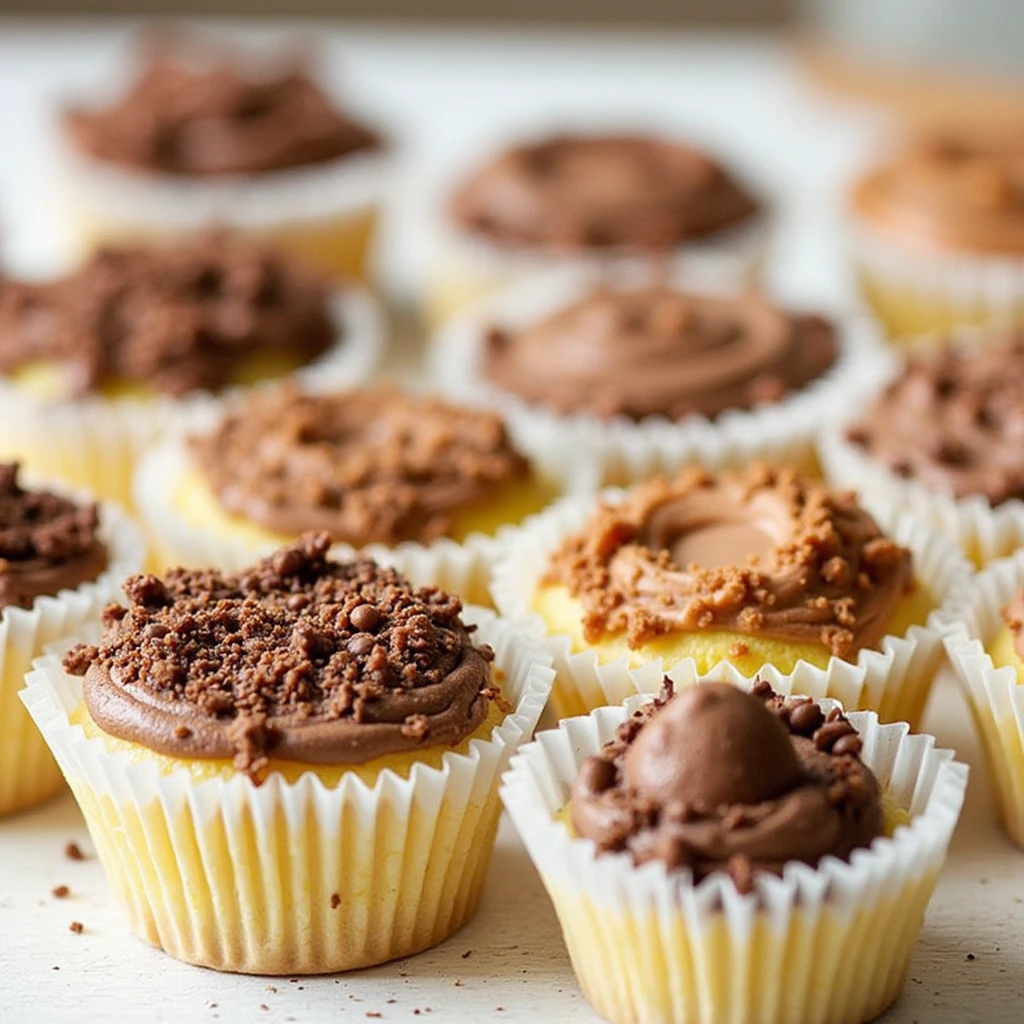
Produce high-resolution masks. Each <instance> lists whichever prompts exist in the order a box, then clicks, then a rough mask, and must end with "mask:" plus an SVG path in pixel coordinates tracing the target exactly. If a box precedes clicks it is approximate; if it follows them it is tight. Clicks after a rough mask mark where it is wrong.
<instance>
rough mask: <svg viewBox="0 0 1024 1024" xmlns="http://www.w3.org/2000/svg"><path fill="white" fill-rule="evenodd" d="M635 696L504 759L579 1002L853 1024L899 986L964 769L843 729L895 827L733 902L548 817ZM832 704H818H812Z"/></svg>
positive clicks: (735, 1018) (607, 1009)
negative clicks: (603, 850) (857, 741)
mask: <svg viewBox="0 0 1024 1024" xmlns="http://www.w3.org/2000/svg"><path fill="white" fill-rule="evenodd" d="M649 699H650V698H649V697H646V698H645V697H633V698H631V699H630V700H628V701H627V702H626V703H625V705H624V706H618V707H606V708H600V709H598V710H597V711H594V712H593V713H592V714H590V715H589V716H588V717H584V718H571V719H567V720H566V721H563V722H562V724H561V726H560V727H559V728H558V729H556V730H552V731H549V732H544V733H541V734H540V735H539V736H538V738H537V740H536V742H534V743H531V744H529V745H528V746H527V747H525V748H524V749H523V750H522V751H521V752H520V753H519V754H517V756H516V757H515V758H514V759H513V761H512V767H511V769H510V770H509V771H508V772H507V773H506V774H505V777H504V780H503V784H502V791H501V795H502V799H503V801H504V803H505V807H506V809H507V810H508V812H509V815H510V816H511V818H512V821H513V823H514V825H515V827H516V829H517V831H518V832H519V835H520V836H521V837H522V839H523V842H524V843H525V845H526V848H527V850H528V851H529V854H530V857H531V859H532V860H533V862H534V864H535V866H536V867H537V870H538V871H539V872H540V875H541V878H542V880H543V882H544V886H545V888H546V889H547V891H548V894H549V895H550V896H551V899H552V901H553V903H554V905H555V911H556V912H557V914H558V919H559V921H560V923H561V926H562V931H563V934H564V937H565V942H566V946H567V947H568V951H569V956H570V959H571V960H572V965H573V969H574V970H575V972H576V976H577V978H578V979H579V982H580V986H581V988H582V989H583V994H584V995H585V996H586V998H587V1000H588V1001H589V1002H590V1003H591V1004H592V1005H593V1007H594V1008H595V1009H596V1010H597V1012H598V1013H599V1014H600V1015H601V1016H602V1017H604V1018H606V1019H607V1020H609V1021H611V1022H613V1024H679V1022H681V1021H687V1022H689V1021H694V1022H697V1021H699V1022H700V1024H739V1022H743V1024H782V1022H784V1024H862V1022H864V1021H868V1020H871V1019H873V1018H875V1017H877V1016H878V1015H879V1014H880V1013H882V1012H883V1011H884V1010H885V1009H886V1008H887V1007H888V1006H889V1005H890V1004H891V1003H892V1002H893V1001H894V1000H895V999H896V998H897V997H898V995H899V993H900V991H901V990H902V988H903V984H904V980H905V977H906V972H907V966H908V963H909V961H910V956H911V953H912V952H913V948H914V944H915V941H916V939H917V935H918V932H919V930H920V927H921V922H922V920H923V918H924V912H925V908H926V906H927V904H928V900H929V898H930V897H931V894H932V891H933V889H934V887H935V883H936V881H937V879H938V877H939V873H940V871H941V870H942V866H943V863H944V861H945V858H946V852H947V849H948V846H949V841H950V838H951V836H952V834H953V830H954V828H955V826H956V823H957V819H958V817H959V815H960V810H961V807H962V804H963V799H964V792H965V788H966V784H967V773H968V770H967V766H966V765H963V764H961V763H959V762H957V761H955V760H954V759H953V753H952V751H949V750H941V749H938V748H937V747H936V746H935V741H934V740H933V738H932V737H931V736H923V735H913V734H911V733H910V732H909V729H908V727H907V726H906V724H903V723H900V724H894V725H882V724H879V722H878V719H877V717H876V716H875V715H874V714H873V713H871V712H853V713H851V714H850V716H849V717H850V721H851V722H852V723H853V725H854V726H855V727H856V728H857V730H858V731H859V732H860V734H861V736H862V738H863V740H864V750H863V754H862V757H863V759H864V761H865V763H866V764H867V765H868V766H869V767H870V768H871V769H872V770H873V771H874V773H875V775H876V776H877V777H878V781H879V783H880V784H881V785H882V787H883V789H884V790H885V791H887V792H888V794H889V795H890V797H891V798H892V799H893V800H894V801H895V802H896V803H897V804H898V805H899V806H900V807H902V808H904V809H905V810H907V811H909V813H910V815H911V822H910V824H909V825H901V826H899V827H897V829H896V830H895V833H894V834H893V836H892V837H891V838H881V839H877V840H875V842H874V843H872V845H871V847H870V848H869V849H866V850H858V851H855V852H854V854H853V856H852V858H851V860H850V862H849V863H844V862H842V861H840V860H838V859H836V858H834V857H827V858H825V859H824V860H823V861H822V862H821V863H820V864H819V865H818V867H817V868H810V867H808V866H807V865H804V864H798V863H794V864H789V865H787V867H786V868H785V872H784V874H783V876H782V877H781V878H777V877H774V876H770V875H766V874H759V875H756V876H755V881H754V891H753V893H751V894H749V895H745V896H744V895H740V894H739V892H738V891H737V890H736V888H735V886H734V885H733V883H732V880H731V879H730V878H729V877H728V876H727V875H724V874H717V875H712V876H710V877H709V878H707V879H705V880H704V881H703V882H702V883H700V884H697V885H695V884H694V883H693V881H692V876H691V875H690V873H689V872H688V871H685V870H681V871H675V872H668V871H666V869H665V867H664V866H663V865H662V864H660V863H658V862H655V863H649V864H646V865H644V866H642V867H636V866H634V864H633V862H632V860H631V859H630V858H629V856H628V855H627V854H606V855H599V854H597V852H596V848H595V846H594V844H593V843H592V842H591V841H590V840H587V839H574V838H571V837H570V834H569V832H568V830H567V829H566V827H565V825H564V824H563V823H562V822H561V821H560V820H557V819H556V817H555V816H556V815H557V814H558V812H559V811H561V810H562V808H563V807H564V806H565V804H566V802H567V801H568V799H569V794H570V789H571V786H572V783H573V781H574V779H575V777H576V774H577V772H578V770H579V766H580V765H581V764H582V762H583V761H584V760H585V759H586V758H587V757H589V756H591V755H593V754H596V753H598V752H599V751H600V749H601V747H602V746H603V745H604V744H605V743H606V742H607V741H609V740H610V739H612V738H613V737H614V734H615V730H616V728H617V726H618V725H619V724H620V723H622V722H623V721H624V720H625V719H626V718H627V717H628V715H629V714H631V713H632V711H633V710H634V709H635V708H636V707H637V706H638V705H639V704H641V703H642V702H643V701H644V700H649ZM823 705H825V706H833V702H830V701H826V702H823Z"/></svg>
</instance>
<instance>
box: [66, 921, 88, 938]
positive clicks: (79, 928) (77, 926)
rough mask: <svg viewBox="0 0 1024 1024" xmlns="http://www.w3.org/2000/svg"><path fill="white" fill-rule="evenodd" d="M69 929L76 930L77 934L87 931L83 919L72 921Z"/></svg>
mask: <svg viewBox="0 0 1024 1024" xmlns="http://www.w3.org/2000/svg"><path fill="white" fill-rule="evenodd" d="M68 931H72V932H74V933H75V934H76V935H81V934H82V932H84V931H85V925H84V924H82V922H81V921H72V922H71V924H69V925H68Z"/></svg>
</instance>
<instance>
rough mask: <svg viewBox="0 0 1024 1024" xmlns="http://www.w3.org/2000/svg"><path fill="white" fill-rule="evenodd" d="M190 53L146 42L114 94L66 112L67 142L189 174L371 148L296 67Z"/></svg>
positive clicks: (301, 163) (365, 133) (316, 159)
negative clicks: (138, 65)
mask: <svg viewBox="0 0 1024 1024" xmlns="http://www.w3.org/2000/svg"><path fill="white" fill-rule="evenodd" d="M195 51H196V48H195V46H194V45H190V48H189V54H188V55H187V56H186V55H184V54H183V53H176V52H174V49H173V48H168V47H166V46H165V47H160V48H152V49H150V50H149V51H148V52H147V54H146V55H145V57H146V63H145V64H144V66H143V67H142V69H141V73H140V74H139V76H138V78H137V79H136V81H135V82H134V84H133V85H132V86H131V88H130V89H129V91H128V92H127V93H126V94H125V95H124V96H123V97H122V98H121V99H120V100H118V101H117V102H115V103H113V104H112V105H110V106H108V107H106V108H93V109H86V108H83V107H78V106H74V107H71V108H70V109H68V110H67V111H66V112H65V114H64V119H63V122H64V127H65V130H66V132H67V134H68V136H69V138H70V139H71V141H72V143H73V144H74V145H75V146H76V147H77V148H78V149H80V150H81V151H82V152H84V153H87V154H88V155H89V156H91V157H94V158H96V159H99V160H102V161H105V162H107V163H111V164H119V165H121V166H123V167H128V168H131V169H133V170H141V171H156V172H159V173H162V174H174V175H182V176H191V177H219V176H227V175H254V174H261V173H265V172H268V171H278V170H284V169H287V168H293V167H306V166H310V165H314V164H321V163H324V162H325V161H328V160H335V159H338V158H340V157H344V156H347V155H349V154H350V153H356V152H361V151H364V150H370V149H377V148H379V147H380V146H381V139H380V137H379V136H378V135H377V134H376V133H375V132H373V131H371V130H370V129H369V128H367V127H365V126H364V125H362V124H359V123H358V122H357V121H354V120H353V119H352V118H351V117H349V116H348V115H347V114H345V113H344V112H342V111H341V110H339V109H337V107H335V106H334V105H333V103H332V102H331V100H330V99H329V98H328V96H327V95H326V94H325V93H324V91H323V90H322V89H321V88H320V87H319V86H318V85H317V84H316V83H315V82H314V81H313V80H312V79H311V78H310V77H309V76H308V75H307V74H305V73H304V72H302V71H301V70H298V69H296V68H294V67H292V68H284V69H280V68H274V67H272V66H267V65H264V66H263V67H262V68H259V69H246V68H243V67H242V66H241V63H240V62H239V61H238V60H237V59H232V57H231V56H229V55H226V54H224V53H223V52H221V53H216V52H212V51H209V50H208V51H207V52H206V53H200V54H199V56H198V58H197V56H196V52H195Z"/></svg>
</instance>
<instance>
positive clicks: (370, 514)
mask: <svg viewBox="0 0 1024 1024" xmlns="http://www.w3.org/2000/svg"><path fill="white" fill-rule="evenodd" d="M192 450H193V453H194V456H195V459H196V461H197V464H198V465H199V467H200V469H201V471H202V473H203V475H204V477H205V479H206V481H207V483H208V484H209V486H210V487H211V489H212V490H213V492H214V493H215V494H216V496H217V498H218V500H219V502H220V504H221V505H222V506H223V507H224V508H225V509H227V510H228V511H229V512H233V513H235V514H237V515H240V516H244V517H245V518H246V519H249V520H251V521H253V522H256V523H260V524H261V525H263V526H266V527H267V528H268V529H271V530H274V531H276V532H278V533H284V534H292V533H301V532H303V531H305V530H311V529H317V530H326V531H327V532H329V533H330V534H331V536H332V537H333V538H334V539H335V540H336V541H342V542H345V543H348V544H352V545H354V546H357V547H358V546H361V545H364V544H369V543H374V542H379V543H383V544H388V545H394V544H398V543H400V542H401V541H405V540H412V541H418V542H420V543H429V542H430V541H432V540H436V539H437V538H438V537H443V536H445V535H446V534H448V532H449V531H450V529H451V525H452V516H453V514H455V513H458V512H459V511H461V510H462V509H464V508H466V507H467V506H469V505H472V504H473V503H474V502H480V501H483V500H485V499H487V498H488V497H489V496H490V495H491V494H492V493H493V492H494V490H495V489H496V488H501V487H509V486H513V485H515V484H516V482H517V481H525V480H526V479H527V478H528V477H529V474H530V467H529V463H528V462H527V460H526V459H525V458H524V457H523V456H522V455H520V454H519V453H518V452H517V451H516V450H515V448H514V447H513V446H512V443H511V441H510V439H509V436H508V432H507V430H506V429H505V425H504V423H503V422H502V420H501V419H500V418H499V417H498V416H495V415H493V414H492V413H488V412H484V411H480V410H476V409H468V408H460V407H458V406H453V405H447V404H445V403H443V402H440V401H438V400H437V399H434V398H420V397H414V396H412V395H407V394H403V393H402V392H400V391H397V390H395V389H392V388H382V387H378V388H372V389H368V390H364V391H351V392H347V393H342V394H329V395H314V394H304V393H302V392H300V391H299V390H298V389H297V388H294V387H284V388H279V389H275V390H274V391H273V392H270V393H267V394H265V395H254V396H251V397H249V398H248V399H247V400H245V401H244V402H241V403H238V404H237V405H236V406H235V407H234V408H233V409H232V410H230V411H229V412H228V413H227V414H226V415H225V416H224V418H223V419H222V420H221V422H220V424H219V426H218V427H217V428H216V429H215V430H213V431H212V432H211V433H210V434H207V435H206V436H204V437H198V438H195V439H194V440H193V442H192Z"/></svg>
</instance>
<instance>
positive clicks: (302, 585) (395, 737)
mask: <svg viewBox="0 0 1024 1024" xmlns="http://www.w3.org/2000/svg"><path fill="white" fill-rule="evenodd" d="M329 547H330V539H329V538H328V537H327V535H326V534H309V535H307V536H305V537H304V538H302V540H300V541H299V542H298V543H296V544H294V545H292V546H290V547H286V548H282V549H281V550H279V551H278V552H276V553H275V554H274V555H272V556H270V557H269V558H267V559H265V560H264V561H262V562H260V563H259V564H258V565H256V566H255V567H254V568H253V569H251V570H250V571H248V572H245V573H241V574H239V575H223V574H221V573H218V572H216V571H214V570H212V569H211V570H201V571H200V570H185V569H171V570H170V571H169V572H168V573H167V575H166V576H165V577H164V578H163V579H159V578H157V577H156V576H148V575H143V576H133V577H130V578H129V579H128V581H127V582H126V583H125V593H126V594H127V596H128V604H127V606H120V605H113V606H111V607H110V608H108V609H107V610H106V612H105V613H104V626H105V632H104V635H103V638H102V640H101V642H100V643H99V644H98V645H96V646H79V647H77V648H75V649H74V650H73V651H71V652H70V653H69V654H68V655H67V656H66V658H65V667H66V669H67V670H68V671H69V672H71V673H72V674H74V675H79V676H84V677H85V678H84V683H83V695H84V698H85V703H86V706H87V708H88V710H89V714H90V715H91V716H92V718H93V719H94V721H95V722H96V723H97V725H99V727H100V728H101V729H102V730H103V731H104V732H106V733H109V734H110V735H112V736H117V737H119V738H121V739H124V740H129V741H131V742H133V743H138V744H140V745H142V746H144V747H147V748H149V749H150V750H154V751H157V752H159V753H161V754H168V755H170V756H172V757H181V758H190V759H191V758H200V759H201V758H232V757H233V758H234V761H235V765H236V767H237V768H238V769H239V770H240V771H244V772H247V773H248V774H249V775H250V776H252V777H253V778H258V777H259V774H260V773H261V772H263V771H264V770H265V769H266V767H267V765H268V763H269V759H270V758H271V757H274V758H282V759H291V760H295V761H300V762H304V763H308V764H325V765H345V764H363V763H366V762H367V761H372V760H373V759H375V758H378V757H381V756H383V755H386V754H391V753H401V752H406V751H416V750H419V749H422V748H424V747H428V746H455V745H457V744H458V743H459V742H460V741H461V740H463V739H464V738H465V737H466V736H468V735H469V734H470V733H471V732H473V730H474V729H476V728H477V726H479V725H480V723H481V722H482V721H483V720H484V718H485V717H486V715H487V710H488V707H489V702H490V700H491V699H493V698H495V697H496V696H497V692H496V691H495V690H493V689H492V688H491V681H490V668H489V664H488V663H489V662H490V660H491V658H492V657H493V655H492V653H491V651H490V649H489V648H487V647H479V648H477V647H474V646H473V644H472V643H471V642H470V632H471V629H472V627H469V626H466V625H464V624H463V622H462V619H461V618H460V612H461V610H462V605H461V602H460V601H459V599H458V598H457V597H452V596H451V595H449V594H446V593H444V592H443V591H441V590H439V589H438V588H436V587H425V588H421V589H414V588H413V587H412V586H411V585H410V584H409V583H408V581H407V580H405V579H404V578H403V577H402V576H401V575H399V574H398V573H397V572H395V571H394V570H393V569H385V568H382V567H380V566H378V565H376V564H375V563H374V562H372V561H369V560H360V561H353V562H336V561H332V560H331V559H330V558H329V557H328V549H329Z"/></svg>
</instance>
